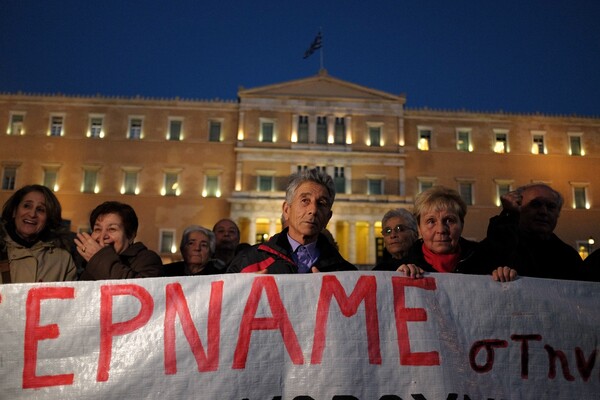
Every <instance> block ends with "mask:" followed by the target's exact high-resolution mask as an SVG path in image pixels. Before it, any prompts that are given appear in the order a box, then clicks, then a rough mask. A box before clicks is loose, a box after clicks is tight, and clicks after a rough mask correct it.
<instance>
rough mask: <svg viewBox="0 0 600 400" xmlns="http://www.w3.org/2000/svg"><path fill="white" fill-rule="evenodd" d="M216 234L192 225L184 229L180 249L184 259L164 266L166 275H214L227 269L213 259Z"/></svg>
mask: <svg viewBox="0 0 600 400" xmlns="http://www.w3.org/2000/svg"><path fill="white" fill-rule="evenodd" d="M215 242H216V239H215V234H214V233H213V232H212V231H211V230H210V229H208V228H205V227H203V226H199V225H190V226H188V227H187V228H185V229H184V231H183V235H182V237H181V244H180V246H179V250H180V251H181V256H182V257H183V261H177V262H174V263H171V264H166V265H165V266H164V270H165V276H184V275H214V274H222V273H224V272H225V271H224V270H223V269H221V268H219V265H220V264H218V263H217V262H216V260H214V259H212V256H213V254H214V252H215Z"/></svg>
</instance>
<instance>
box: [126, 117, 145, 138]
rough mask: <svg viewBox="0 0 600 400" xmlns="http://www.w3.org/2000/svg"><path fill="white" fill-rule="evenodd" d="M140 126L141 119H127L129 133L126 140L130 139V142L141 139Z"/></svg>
mask: <svg viewBox="0 0 600 400" xmlns="http://www.w3.org/2000/svg"><path fill="white" fill-rule="evenodd" d="M142 124H143V119H142V118H135V117H132V118H129V132H128V136H127V138H128V139H132V140H136V139H141V138H142Z"/></svg>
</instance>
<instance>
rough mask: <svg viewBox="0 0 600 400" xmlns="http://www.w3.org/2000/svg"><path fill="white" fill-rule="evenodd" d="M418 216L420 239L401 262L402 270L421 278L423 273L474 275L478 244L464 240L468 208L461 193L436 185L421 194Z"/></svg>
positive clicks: (416, 210)
mask: <svg viewBox="0 0 600 400" xmlns="http://www.w3.org/2000/svg"><path fill="white" fill-rule="evenodd" d="M413 212H414V215H415V217H416V219H417V225H418V228H419V234H420V239H419V240H417V241H416V242H415V243H414V244H413V245H412V247H411V248H410V250H409V252H408V254H407V255H406V257H404V259H403V260H402V261H401V263H400V264H401V265H400V267H399V268H398V271H400V272H402V273H405V274H406V275H407V276H412V277H414V278H419V277H421V276H422V274H423V272H462V273H469V272H471V271H470V269H471V267H470V266H469V265H470V264H472V263H470V262H469V261H470V259H471V258H472V257H473V255H474V253H475V249H476V248H477V245H478V243H477V242H473V241H470V240H467V239H464V238H463V237H461V234H462V231H463V227H464V223H465V215H466V214H467V205H466V204H465V202H464V200H463V199H462V198H461V197H460V194H459V193H458V192H457V191H455V190H452V189H448V188H446V187H443V186H434V187H432V188H430V189H428V190H425V191H424V192H421V193H420V194H419V195H417V197H416V199H415V206H414V210H413Z"/></svg>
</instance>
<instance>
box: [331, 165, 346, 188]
mask: <svg viewBox="0 0 600 400" xmlns="http://www.w3.org/2000/svg"><path fill="white" fill-rule="evenodd" d="M333 183H334V185H335V192H336V193H346V178H345V177H344V167H333Z"/></svg>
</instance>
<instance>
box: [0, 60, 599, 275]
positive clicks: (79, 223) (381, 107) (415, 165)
mask: <svg viewBox="0 0 600 400" xmlns="http://www.w3.org/2000/svg"><path fill="white" fill-rule="evenodd" d="M406 103H407V101H406V98H405V96H404V95H397V94H390V93H386V92H382V91H379V90H374V89H371V88H368V87H364V86H361V85H358V84H355V83H351V82H347V81H344V80H341V79H338V78H335V77H332V76H331V75H329V74H328V73H327V72H326V71H325V70H321V71H320V72H319V73H318V74H317V75H314V76H310V77H307V78H303V79H298V80H292V81H288V82H283V83H276V84H272V85H268V86H263V87H257V88H252V89H245V88H240V90H239V91H238V93H237V99H236V100H230V101H223V100H214V101H206V100H192V99H180V98H169V99H155V98H142V97H127V98H125V97H103V96H99V95H98V96H66V95H60V94H55V95H39V94H23V93H10V94H0V126H3V127H4V128H5V132H3V133H2V134H1V135H0V156H1V157H0V160H1V163H2V164H1V166H0V167H1V173H2V187H1V190H0V201H1V202H2V203H4V202H5V201H6V199H7V198H8V197H9V196H10V195H11V194H12V193H13V192H14V191H15V190H16V189H18V188H20V187H21V186H23V185H26V184H32V183H37V184H43V185H45V186H47V187H49V188H52V189H53V190H54V191H55V193H56V195H57V197H58V198H59V200H60V202H61V204H62V206H63V218H65V219H67V220H68V221H70V224H71V230H73V231H81V230H88V229H89V222H88V218H89V214H90V211H91V210H92V209H93V208H94V207H95V206H96V205H98V204H100V203H101V202H104V201H106V200H118V201H122V202H125V203H128V204H130V205H132V206H133V207H134V209H135V210H136V212H137V214H138V217H139V220H140V229H139V232H138V236H137V240H139V241H142V242H144V244H146V245H147V246H148V247H149V248H151V249H153V250H155V251H157V252H158V253H160V254H161V256H162V257H163V259H164V260H165V261H169V260H171V259H179V258H180V255H179V250H178V247H179V240H180V238H181V233H182V231H183V229H184V228H185V227H186V226H188V225H191V224H199V225H203V226H206V227H208V228H212V226H213V224H214V223H215V222H216V221H217V220H219V219H220V218H224V217H228V218H231V219H233V220H234V221H236V222H237V224H238V225H239V227H240V230H241V239H242V241H244V242H249V243H256V242H259V241H263V240H266V239H268V238H269V237H270V236H271V235H273V234H274V233H276V232H278V231H279V230H280V229H281V221H280V218H281V205H282V202H283V199H284V194H285V193H284V189H285V186H286V184H287V178H288V176H289V175H290V173H292V172H296V171H298V170H299V169H304V168H319V169H322V170H325V171H327V173H329V174H330V175H331V176H332V177H333V179H334V182H335V185H336V190H337V196H336V200H335V203H334V206H333V217H332V218H331V220H330V222H329V225H328V229H329V230H330V231H331V232H332V234H333V236H334V237H335V240H336V241H337V243H338V246H339V248H340V252H341V253H342V255H343V256H344V257H345V258H346V259H348V260H349V261H351V262H353V263H355V264H358V265H362V266H364V267H365V268H368V267H369V266H372V265H373V264H374V263H375V261H376V259H377V257H378V255H380V253H381V243H382V236H381V233H380V231H381V222H380V221H381V217H382V216H383V214H384V213H385V212H386V211H388V210H389V209H392V208H399V207H402V208H409V209H410V208H411V206H412V203H413V200H414V198H415V195H416V194H418V193H419V192H420V191H422V190H424V189H427V188H429V187H431V186H433V185H444V186H448V187H451V188H454V189H456V190H458V191H459V192H460V194H461V195H462V196H463V198H464V199H465V201H466V202H467V204H468V205H469V208H468V213H467V216H466V220H465V229H464V231H463V236H464V237H466V238H469V239H474V240H481V239H483V238H484V237H485V235H486V229H487V225H488V220H489V218H490V217H492V216H493V215H495V214H497V213H498V211H499V197H500V195H502V194H503V193H505V192H507V191H510V190H512V189H514V188H516V187H518V186H521V185H524V184H527V183H531V182H545V183H548V184H550V185H551V186H552V187H554V188H555V189H556V190H558V191H560V192H561V193H562V194H563V196H564V198H565V204H564V206H563V210H562V213H561V217H560V220H559V223H558V227H557V230H556V233H557V234H558V235H559V236H560V237H561V238H562V239H563V240H564V241H565V242H567V243H569V244H570V245H572V246H573V247H574V248H576V249H578V250H579V251H580V253H581V254H582V255H583V256H585V255H587V253H588V252H589V251H590V250H592V249H594V248H595V247H597V245H598V244H596V243H594V239H595V240H600V197H599V196H600V193H599V192H598V190H600V118H598V117H594V118H592V117H581V116H554V115H541V114H528V115H525V114H510V113H504V112H473V111H463V110H461V111H444V110H431V109H426V108H419V109H416V108H415V109H413V108H410V107H407V105H406Z"/></svg>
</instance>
